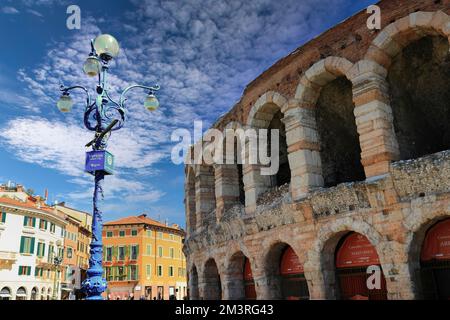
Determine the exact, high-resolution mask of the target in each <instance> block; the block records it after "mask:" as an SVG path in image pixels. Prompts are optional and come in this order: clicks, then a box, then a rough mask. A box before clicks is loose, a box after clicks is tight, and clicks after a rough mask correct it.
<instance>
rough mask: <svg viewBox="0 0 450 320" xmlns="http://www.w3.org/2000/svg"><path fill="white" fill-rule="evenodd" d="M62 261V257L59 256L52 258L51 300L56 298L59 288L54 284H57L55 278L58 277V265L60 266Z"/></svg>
mask: <svg viewBox="0 0 450 320" xmlns="http://www.w3.org/2000/svg"><path fill="white" fill-rule="evenodd" d="M62 261H63V258H62V257H60V256H57V257H54V258H53V266H54V268H55V277H54V278H53V296H52V299H53V300H57V299H58V292H57V291H59V290H58V288H57V286H56V284H57V279H59V267H60V266H61V264H62Z"/></svg>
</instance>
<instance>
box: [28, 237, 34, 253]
mask: <svg viewBox="0 0 450 320" xmlns="http://www.w3.org/2000/svg"><path fill="white" fill-rule="evenodd" d="M29 253H31V254H34V238H31V245H30V252H29Z"/></svg>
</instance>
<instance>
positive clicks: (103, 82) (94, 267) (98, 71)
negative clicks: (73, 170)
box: [57, 34, 159, 300]
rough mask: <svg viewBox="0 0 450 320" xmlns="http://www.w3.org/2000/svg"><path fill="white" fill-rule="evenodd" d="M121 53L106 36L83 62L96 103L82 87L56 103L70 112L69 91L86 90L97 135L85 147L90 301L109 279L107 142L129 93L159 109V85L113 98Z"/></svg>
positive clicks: (87, 113) (88, 116)
mask: <svg viewBox="0 0 450 320" xmlns="http://www.w3.org/2000/svg"><path fill="white" fill-rule="evenodd" d="M118 54H119V44H118V42H117V40H116V39H115V38H114V37H113V36H111V35H108V34H103V35H100V36H98V37H97V38H95V39H94V40H92V41H91V53H90V54H89V56H88V58H87V59H86V62H85V63H84V66H83V71H84V73H85V74H86V75H88V76H91V77H98V84H97V87H96V90H95V91H96V94H97V96H96V99H95V101H92V100H91V96H90V94H89V90H88V89H86V88H85V87H83V86H79V85H76V86H72V87H65V86H64V85H61V88H60V90H61V92H62V95H61V97H60V99H59V101H58V103H57V107H58V109H59V110H60V111H61V112H69V111H71V110H72V107H73V101H72V98H71V97H70V92H71V91H72V90H82V91H84V93H85V94H86V107H85V110H84V125H85V127H86V128H87V129H88V130H90V131H94V132H95V137H94V139H93V140H92V141H90V142H89V143H88V144H87V145H86V147H92V151H91V152H88V153H87V157H86V168H85V170H86V171H87V172H90V173H91V174H92V175H94V181H95V185H94V196H93V221H92V241H91V244H90V258H89V269H88V271H87V279H86V280H84V281H83V283H82V289H83V291H84V292H85V293H86V295H87V300H102V299H103V298H102V296H101V295H102V293H103V292H104V291H105V290H106V280H105V279H104V278H103V268H102V256H103V244H102V228H103V219H102V215H103V209H102V207H103V199H104V194H103V190H104V182H105V175H108V174H112V167H113V163H114V162H113V157H112V155H111V154H110V153H109V152H107V151H106V147H107V143H108V139H109V137H110V135H111V131H116V130H119V129H121V128H122V127H123V125H124V123H125V120H126V109H125V101H126V98H125V97H126V94H127V93H128V92H129V91H130V90H132V89H136V88H140V89H143V90H146V91H148V95H147V98H146V100H145V103H144V107H145V108H147V109H148V110H149V111H154V110H156V109H157V108H158V107H159V102H158V99H157V98H156V96H155V92H156V91H158V90H159V85H155V86H143V85H132V86H130V87H128V88H126V89H125V90H123V92H122V94H121V96H120V100H119V102H116V101H114V100H113V99H112V98H111V96H110V94H109V93H108V86H107V75H108V71H109V62H110V61H111V60H112V59H114V58H116V57H117V55H118Z"/></svg>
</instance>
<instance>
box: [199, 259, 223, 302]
mask: <svg viewBox="0 0 450 320" xmlns="http://www.w3.org/2000/svg"><path fill="white" fill-rule="evenodd" d="M203 298H204V299H205V300H222V284H221V281H220V275H219V271H218V269H217V265H216V262H215V261H214V259H209V260H208V261H207V262H206V264H205V270H204V292H203Z"/></svg>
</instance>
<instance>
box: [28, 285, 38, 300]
mask: <svg viewBox="0 0 450 320" xmlns="http://www.w3.org/2000/svg"><path fill="white" fill-rule="evenodd" d="M37 295H38V288H36V287H34V288H33V289H32V290H31V296H30V299H31V300H37Z"/></svg>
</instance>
